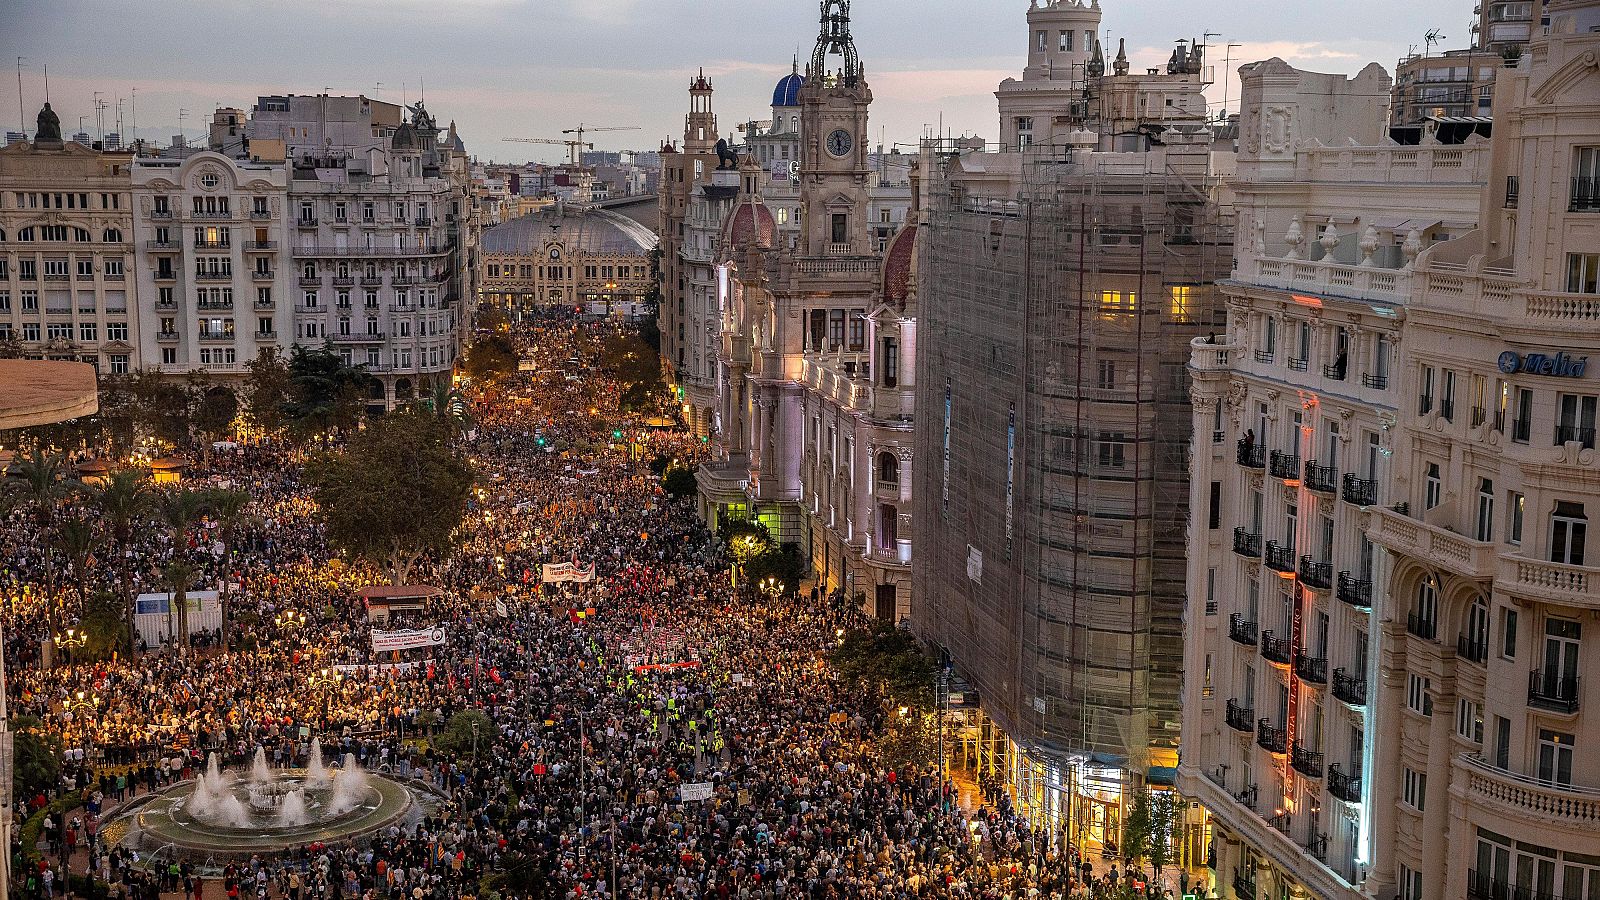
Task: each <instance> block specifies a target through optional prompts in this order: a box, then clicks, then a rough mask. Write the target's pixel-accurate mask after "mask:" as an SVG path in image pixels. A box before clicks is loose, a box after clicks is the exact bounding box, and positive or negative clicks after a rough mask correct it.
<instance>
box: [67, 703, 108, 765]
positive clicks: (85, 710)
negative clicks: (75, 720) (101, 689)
mask: <svg viewBox="0 0 1600 900" xmlns="http://www.w3.org/2000/svg"><path fill="white" fill-rule="evenodd" d="M66 707H67V709H68V710H70V711H71V712H72V713H73V714H74V715H87V714H90V713H93V712H94V711H96V710H98V709H99V708H100V698H99V697H96V696H95V695H93V694H90V693H87V692H85V691H78V692H77V693H76V694H74V695H73V696H72V697H71V698H70V699H69V700H67V702H66ZM81 749H82V750H83V765H88V764H89V749H90V742H89V724H88V723H87V722H85V723H84V725H83V747H82V748H81Z"/></svg>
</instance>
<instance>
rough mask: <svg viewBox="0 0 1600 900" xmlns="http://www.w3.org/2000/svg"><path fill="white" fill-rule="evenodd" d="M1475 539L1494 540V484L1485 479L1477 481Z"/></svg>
mask: <svg viewBox="0 0 1600 900" xmlns="http://www.w3.org/2000/svg"><path fill="white" fill-rule="evenodd" d="M1477 539H1478V540H1480V541H1492V540H1494V482H1492V481H1490V480H1489V479H1487V478H1480V479H1479V480H1478V529H1477Z"/></svg>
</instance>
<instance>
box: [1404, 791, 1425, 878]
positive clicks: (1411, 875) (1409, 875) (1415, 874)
mask: <svg viewBox="0 0 1600 900" xmlns="http://www.w3.org/2000/svg"><path fill="white" fill-rule="evenodd" d="M1407 771H1408V773H1409V770H1407ZM1400 900H1422V873H1421V872H1417V871H1413V870H1412V869H1411V867H1410V866H1401V867H1400Z"/></svg>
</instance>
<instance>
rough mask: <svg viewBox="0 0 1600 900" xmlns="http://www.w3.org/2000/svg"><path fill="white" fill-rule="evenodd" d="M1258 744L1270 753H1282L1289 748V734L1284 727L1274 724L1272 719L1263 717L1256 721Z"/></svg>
mask: <svg viewBox="0 0 1600 900" xmlns="http://www.w3.org/2000/svg"><path fill="white" fill-rule="evenodd" d="M1256 746H1258V747H1260V748H1261V749H1263V750H1265V751H1267V752H1268V753H1277V754H1279V755H1282V754H1284V753H1287V752H1288V750H1289V735H1288V732H1286V731H1284V730H1283V729H1282V728H1279V727H1278V726H1276V725H1274V724H1272V721H1271V720H1270V719H1262V720H1261V721H1259V722H1257V723H1256Z"/></svg>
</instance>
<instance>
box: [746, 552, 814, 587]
mask: <svg viewBox="0 0 1600 900" xmlns="http://www.w3.org/2000/svg"><path fill="white" fill-rule="evenodd" d="M808 568H810V567H809V566H808V565H807V564H806V559H805V555H804V554H802V553H801V552H800V545H799V544H796V543H793V542H790V543H786V544H783V545H782V546H779V547H773V546H771V545H770V544H769V545H767V547H766V548H764V549H763V550H761V551H760V552H759V553H756V554H754V555H753V556H751V557H750V558H749V559H748V560H746V561H745V564H744V577H745V579H746V580H748V581H752V582H757V583H759V582H761V581H764V580H766V579H768V578H772V579H775V580H776V581H777V582H778V583H779V584H781V585H783V586H784V588H785V589H786V590H793V589H794V588H796V587H798V586H799V584H800V580H801V579H802V578H804V577H805V576H806V570H807V569H808Z"/></svg>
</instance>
